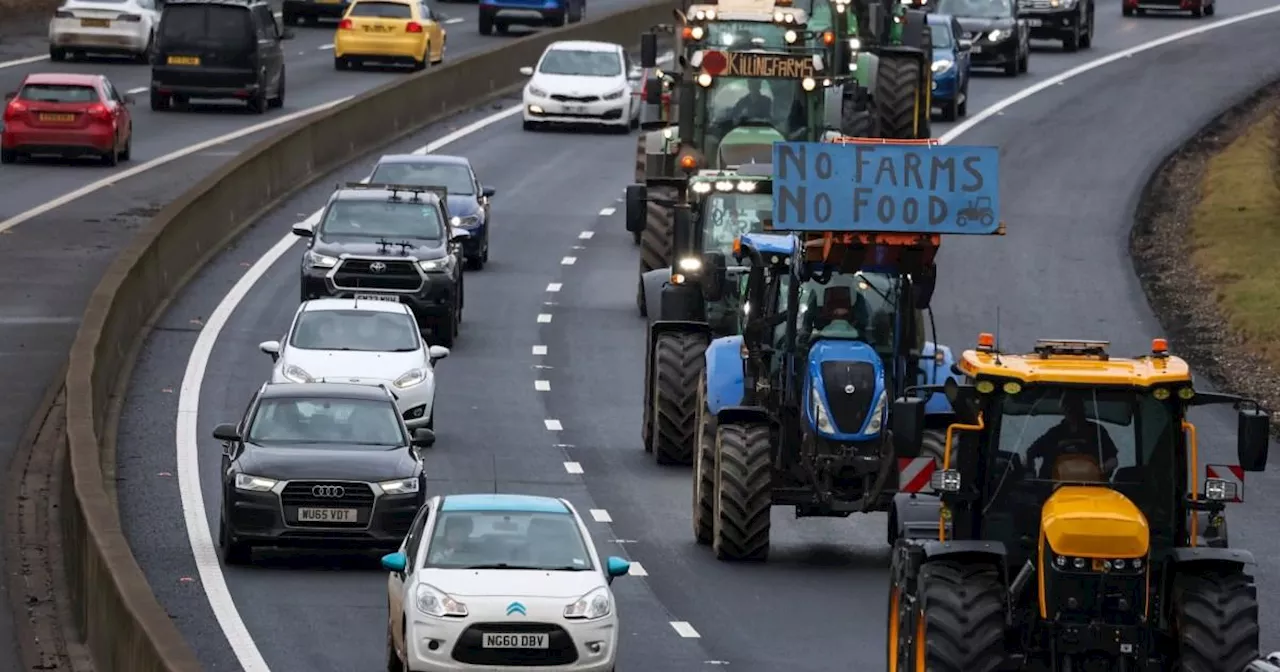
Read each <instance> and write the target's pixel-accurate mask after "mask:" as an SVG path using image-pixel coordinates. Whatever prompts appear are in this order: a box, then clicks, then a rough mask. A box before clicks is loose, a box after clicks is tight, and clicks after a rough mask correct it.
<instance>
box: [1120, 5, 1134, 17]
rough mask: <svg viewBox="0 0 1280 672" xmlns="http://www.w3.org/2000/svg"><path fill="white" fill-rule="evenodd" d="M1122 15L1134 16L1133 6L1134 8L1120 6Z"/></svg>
mask: <svg viewBox="0 0 1280 672" xmlns="http://www.w3.org/2000/svg"><path fill="white" fill-rule="evenodd" d="M1120 16H1133V8H1132V7H1121V8H1120Z"/></svg>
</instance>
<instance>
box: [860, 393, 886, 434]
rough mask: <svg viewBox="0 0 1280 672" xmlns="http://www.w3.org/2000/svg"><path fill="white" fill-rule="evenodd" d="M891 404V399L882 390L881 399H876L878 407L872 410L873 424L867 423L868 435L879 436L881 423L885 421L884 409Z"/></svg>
mask: <svg viewBox="0 0 1280 672" xmlns="http://www.w3.org/2000/svg"><path fill="white" fill-rule="evenodd" d="M888 403H889V397H888V395H887V394H885V391H884V390H880V398H879V399H876V407H875V408H873V409H871V422H868V423H867V431H866V432H865V433H866V434H879V433H880V423H881V422H882V421H883V420H884V407H885V405H886V404H888Z"/></svg>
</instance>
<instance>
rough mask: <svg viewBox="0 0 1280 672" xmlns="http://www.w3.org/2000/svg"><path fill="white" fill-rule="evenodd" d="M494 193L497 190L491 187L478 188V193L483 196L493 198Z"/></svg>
mask: <svg viewBox="0 0 1280 672" xmlns="http://www.w3.org/2000/svg"><path fill="white" fill-rule="evenodd" d="M496 193H498V190H497V189H494V188H493V187H481V189H480V195H481V196H484V197H485V198H493V195H494V194H496Z"/></svg>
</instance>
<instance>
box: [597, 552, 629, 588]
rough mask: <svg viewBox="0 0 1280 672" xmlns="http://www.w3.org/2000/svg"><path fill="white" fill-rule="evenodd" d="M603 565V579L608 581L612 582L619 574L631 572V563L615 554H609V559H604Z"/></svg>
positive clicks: (624, 574)
mask: <svg viewBox="0 0 1280 672" xmlns="http://www.w3.org/2000/svg"><path fill="white" fill-rule="evenodd" d="M604 566H605V573H604V576H605V580H606V581H608V582H609V583H613V580H614V579H616V578H618V577H619V576H626V575H627V574H630V573H631V563H630V562H627V561H626V560H623V559H622V558H619V557H618V556H616V555H612V556H609V559H608V560H605V563H604Z"/></svg>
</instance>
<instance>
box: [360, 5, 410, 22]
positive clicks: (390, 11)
mask: <svg viewBox="0 0 1280 672" xmlns="http://www.w3.org/2000/svg"><path fill="white" fill-rule="evenodd" d="M347 16H363V17H366V18H371V19H411V18H413V12H412V11H410V9H409V5H407V4H405V3H402V2H357V3H356V4H355V5H354V6H352V7H351V13H350V14H348V15H347Z"/></svg>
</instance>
